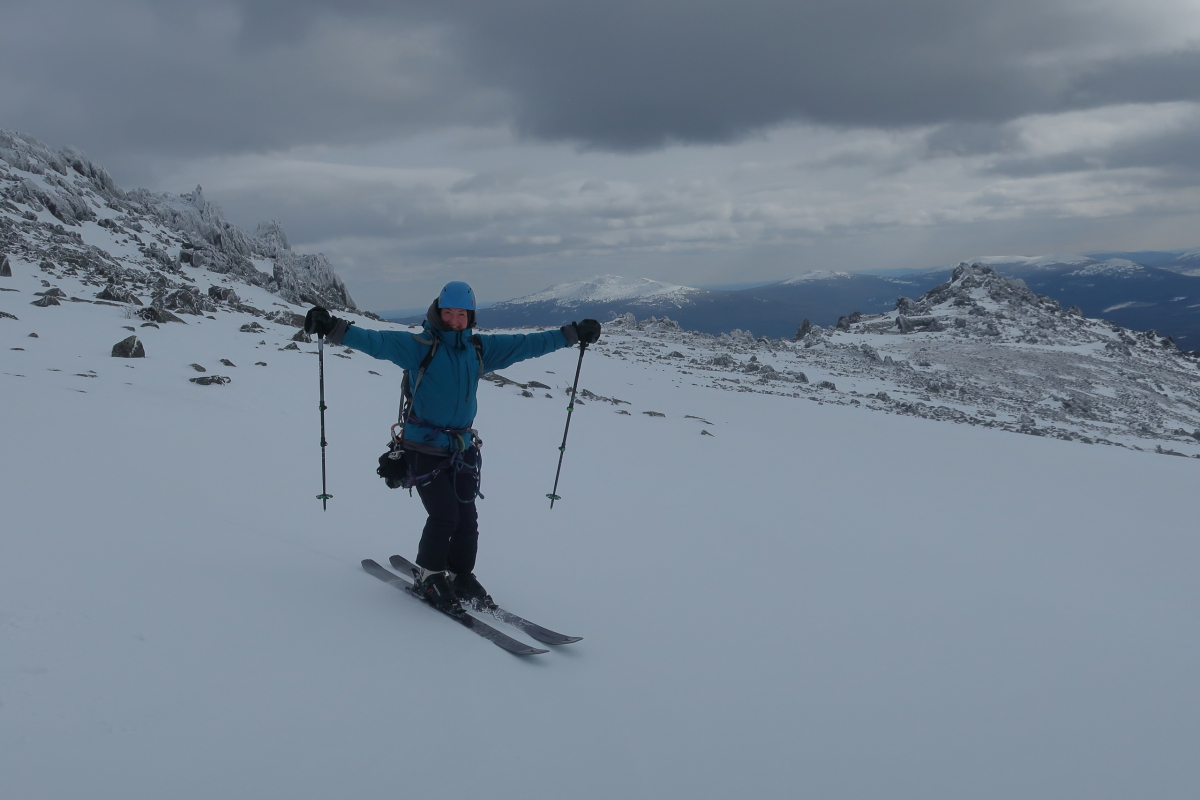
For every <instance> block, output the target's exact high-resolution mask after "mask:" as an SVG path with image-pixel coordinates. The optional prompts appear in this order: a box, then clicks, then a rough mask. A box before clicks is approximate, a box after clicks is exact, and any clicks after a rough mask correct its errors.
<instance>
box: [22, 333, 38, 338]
mask: <svg viewBox="0 0 1200 800" xmlns="http://www.w3.org/2000/svg"><path fill="white" fill-rule="evenodd" d="M25 338H26V339H36V338H38V335H37V334H36V333H31V334H29V335H28V336H26V337H25Z"/></svg>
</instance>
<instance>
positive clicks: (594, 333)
mask: <svg viewBox="0 0 1200 800" xmlns="http://www.w3.org/2000/svg"><path fill="white" fill-rule="evenodd" d="M562 332H563V335H564V336H566V337H567V341H568V342H570V343H571V344H576V343H577V342H583V343H584V344H595V343H596V342H598V341H600V323H599V322H597V321H596V320H594V319H585V320H584V321H583V322H572V323H571V324H570V325H563V326H562Z"/></svg>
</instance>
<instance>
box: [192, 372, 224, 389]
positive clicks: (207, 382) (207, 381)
mask: <svg viewBox="0 0 1200 800" xmlns="http://www.w3.org/2000/svg"><path fill="white" fill-rule="evenodd" d="M188 380H189V381H191V382H192V383H196V384H199V385H200V386H224V385H225V384H227V383H229V382H230V381H232V380H233V378H226V377H223V376H221V375H202V376H201V377H199V378H188Z"/></svg>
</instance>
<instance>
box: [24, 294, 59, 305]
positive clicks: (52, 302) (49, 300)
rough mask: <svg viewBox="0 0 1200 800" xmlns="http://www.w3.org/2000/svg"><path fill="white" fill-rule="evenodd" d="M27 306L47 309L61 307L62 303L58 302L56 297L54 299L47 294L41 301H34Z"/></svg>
mask: <svg viewBox="0 0 1200 800" xmlns="http://www.w3.org/2000/svg"><path fill="white" fill-rule="evenodd" d="M29 305H31V306H37V307H38V308H48V307H49V306H58V305H62V303H60V302H58V298H57V297H54V296H53V295H49V294H48V295H46V296H45V297H43V298H42V299H41V300H34V301H33V302H32V303H30V304H29Z"/></svg>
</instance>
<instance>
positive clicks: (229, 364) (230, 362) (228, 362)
mask: <svg viewBox="0 0 1200 800" xmlns="http://www.w3.org/2000/svg"><path fill="white" fill-rule="evenodd" d="M221 363H222V364H224V365H225V366H227V367H236V366H237V364H234V363H233V362H232V361H230V360H229V359H228V358H222V359H221Z"/></svg>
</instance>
